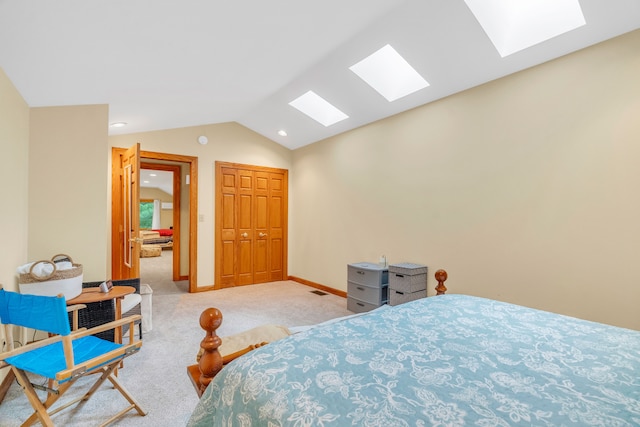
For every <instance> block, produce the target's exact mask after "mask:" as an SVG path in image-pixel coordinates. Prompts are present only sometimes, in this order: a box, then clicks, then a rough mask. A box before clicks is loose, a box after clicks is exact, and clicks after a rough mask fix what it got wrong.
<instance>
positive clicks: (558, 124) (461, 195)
mask: <svg viewBox="0 0 640 427" xmlns="http://www.w3.org/2000/svg"><path fill="white" fill-rule="evenodd" d="M638 52H640V31H636V32H634V33H631V34H628V35H625V36H623V37H620V38H617V39H614V40H611V41H608V42H605V43H603V44H601V45H597V46H594V47H591V48H588V49H586V50H583V51H581V52H578V53H575V54H573V55H570V56H567V57H564V58H561V59H558V60H556V61H552V62H549V63H546V64H543V65H541V66H538V67H535V68H533V69H529V70H526V71H523V72H521V73H518V74H515V75H512V76H509V77H506V78H503V79H500V80H497V81H494V82H492V83H489V84H486V85H483V86H481V87H478V88H475V89H471V90H469V91H466V92H462V93H459V94H457V95H454V96H451V97H449V98H446V99H443V100H441V101H438V102H434V103H432V104H430V105H426V106H423V107H420V108H417V109H415V110H413V111H409V112H407V113H404V114H400V115H397V116H395V117H392V118H389V119H386V120H383V121H380V122H377V123H374V124H371V125H369V126H366V127H363V128H360V129H357V130H355V131H352V132H349V133H346V134H343V135H339V136H336V137H333V138H330V139H328V140H326V141H323V142H320V143H316V144H313V145H311V146H308V147H304V148H301V149H298V150H296V151H295V152H294V156H293V164H294V167H293V170H292V173H291V175H290V177H291V183H290V186H291V193H292V194H293V195H294V196H295V197H294V198H292V204H291V207H290V209H291V211H292V213H293V214H292V215H291V222H290V246H289V253H290V254H291V255H290V258H291V260H290V261H291V262H290V271H289V273H290V274H291V275H295V276H299V277H303V278H305V279H307V280H311V281H315V282H319V283H322V284H325V285H328V286H331V287H334V288H337V289H341V290H346V265H347V263H351V262H358V261H377V260H378V258H379V256H380V255H381V254H385V255H386V256H387V259H388V260H389V262H390V263H397V262H405V261H408V262H416V263H422V264H426V265H428V266H429V268H430V271H429V284H428V286H429V288H430V290H431V292H432V290H433V287H434V285H435V283H434V282H435V281H434V279H433V273H434V272H435V271H436V270H437V269H439V268H445V269H447V271H448V272H449V277H450V280H449V282H448V285H449V289H450V291H451V292H452V293H465V294H473V295H480V296H485V297H490V298H495V299H499V300H504V301H510V302H515V303H519V304H522V305H526V306H533V307H538V308H543V309H547V310H551V311H556V312H561V313H565V314H569V315H574V316H578V317H583V318H587V319H591V320H595V321H602V322H606V323H611V324H616V325H622V326H626V327H630V328H635V329H640V310H638V302H639V301H640V286H639V285H638V284H639V283H640V268H638V256H639V254H640V167H639V161H638V159H640V83H639V81H640V80H639V79H638V76H640V55H638Z"/></svg>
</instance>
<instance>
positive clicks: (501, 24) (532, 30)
mask: <svg viewBox="0 0 640 427" xmlns="http://www.w3.org/2000/svg"><path fill="white" fill-rule="evenodd" d="M464 1H465V3H467V6H468V7H469V9H471V12H473V14H474V15H475V17H476V19H477V20H478V22H479V23H480V25H481V26H482V28H483V29H484V31H485V32H486V33H487V35H488V36H489V39H491V42H492V43H493V45H494V46H495V47H496V49H497V50H498V53H500V56H501V57H503V58H504V57H505V56H508V55H511V54H512V53H515V52H518V51H521V50H523V49H526V48H528V47H531V46H533V45H536V44H538V43H541V42H543V41H546V40H549V39H551V38H553V37H556V36H559V35H561V34H564V33H566V32H569V31H571V30H574V29H576V28H578V27H581V26H583V25H585V24H586V22H585V19H584V15H583V14H582V9H581V8H580V3H579V2H578V0H518V1H514V0H464Z"/></svg>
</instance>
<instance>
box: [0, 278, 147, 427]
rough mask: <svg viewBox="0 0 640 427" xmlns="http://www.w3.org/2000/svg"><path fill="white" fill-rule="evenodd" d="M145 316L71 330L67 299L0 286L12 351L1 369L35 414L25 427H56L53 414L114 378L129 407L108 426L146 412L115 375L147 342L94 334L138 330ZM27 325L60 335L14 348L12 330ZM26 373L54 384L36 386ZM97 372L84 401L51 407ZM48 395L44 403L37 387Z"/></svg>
mask: <svg viewBox="0 0 640 427" xmlns="http://www.w3.org/2000/svg"><path fill="white" fill-rule="evenodd" d="M139 318H140V316H130V317H127V318H125V319H121V320H118V321H114V322H110V323H107V324H104V325H100V326H97V327H95V328H91V329H80V330H77V331H71V328H70V327H69V318H68V315H67V306H66V301H65V298H64V296H62V295H59V296H57V297H46V296H37V295H23V294H19V293H16V292H9V291H5V290H4V289H2V288H1V286H0V322H2V324H4V326H5V336H6V338H7V343H8V344H9V346H8V349H9V350H8V351H6V352H4V353H0V368H1V367H4V366H7V365H9V366H11V368H12V370H13V372H14V373H15V375H16V378H17V380H18V382H19V383H20V386H21V387H22V389H23V390H24V392H25V394H26V396H27V399H29V402H30V403H31V406H33V408H34V410H35V412H34V413H33V415H31V417H29V418H28V419H27V420H26V421H25V422H24V424H23V425H24V426H28V425H32V424H33V423H35V422H37V421H38V420H39V421H40V422H41V423H42V425H44V426H53V425H54V424H53V422H52V421H51V417H50V416H51V415H53V414H55V413H57V412H59V411H61V410H63V409H65V408H68V407H69V406H71V405H73V404H75V403H78V402H84V401H87V400H89V398H90V397H91V396H92V395H93V394H94V392H95V391H96V390H97V389H98V388H99V387H100V386H101V385H102V384H103V383H104V382H105V381H106V380H109V381H110V382H111V383H112V384H113V386H114V388H115V389H116V390H118V391H119V392H120V393H121V394H122V396H123V397H124V398H125V399H126V400H127V401H128V402H129V406H127V407H126V408H125V409H123V410H122V411H120V412H119V413H117V414H116V415H114V416H113V417H112V418H110V419H109V420H107V421H106V422H105V423H104V424H102V425H103V426H104V425H107V424H109V423H111V422H113V421H115V420H117V419H118V418H120V417H122V416H123V415H125V414H126V413H127V412H129V411H130V410H132V409H135V410H136V411H137V412H138V414H139V415H146V412H145V411H144V410H143V409H142V408H141V407H140V405H139V404H138V403H137V402H136V401H135V400H134V399H133V397H132V396H131V395H130V394H129V392H128V391H127V390H126V389H125V388H124V387H123V386H122V384H120V382H119V381H118V379H117V378H116V376H115V374H114V371H115V370H116V368H117V367H118V365H119V364H120V362H121V361H122V360H123V359H124V358H125V357H127V356H129V355H131V354H133V353H135V352H137V351H138V350H139V349H140V347H141V346H142V342H141V341H139V340H134V334H129V343H128V344H116V343H113V342H110V341H106V340H103V339H101V338H98V337H95V336H92V335H93V334H95V333H98V332H102V331H105V330H108V329H112V328H116V327H120V326H122V325H124V324H129V327H130V328H133V324H134V322H135V321H136V320H139ZM11 325H17V326H23V327H26V328H32V329H36V330H40V331H46V332H49V333H50V334H56V335H54V336H51V337H49V338H46V339H43V340H41V341H36V342H33V343H31V344H27V345H24V346H22V347H19V348H16V349H14V348H13V338H12V326H11ZM27 374H36V375H40V376H42V377H45V378H48V379H49V386H48V387H45V386H41V385H34V384H31V382H30V381H29V378H28V376H27ZM89 374H96V377H97V380H96V382H95V384H94V385H93V386H92V387H91V388H90V389H89V391H87V393H85V394H84V395H83V396H82V397H80V398H77V399H75V400H73V401H71V402H68V403H65V404H63V405H61V406H59V407H57V408H55V409H52V405H53V404H54V403H55V402H56V401H58V399H59V398H60V397H61V396H62V395H63V394H64V393H65V392H66V391H67V390H69V388H70V387H71V386H72V385H73V384H74V383H75V382H76V381H77V380H78V379H80V378H81V377H83V376H85V375H89ZM36 388H37V389H40V390H45V391H47V398H46V400H45V401H44V402H42V401H41V400H40V398H39V397H38V395H37V394H36V391H35V389H36Z"/></svg>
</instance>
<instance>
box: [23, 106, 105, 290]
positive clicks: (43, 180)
mask: <svg viewBox="0 0 640 427" xmlns="http://www.w3.org/2000/svg"><path fill="white" fill-rule="evenodd" d="M108 117H109V108H108V106H107V105H88V106H72V107H41V108H32V109H31V116H30V145H29V191H28V194H29V240H28V245H29V246H28V256H29V259H30V260H36V259H43V258H50V257H51V256H53V255H55V254H57V253H61V252H62V253H66V254H68V255H71V257H73V259H74V261H76V262H79V263H81V264H82V265H83V269H84V280H85V281H92V280H104V279H105V278H107V268H106V267H107V259H108V258H107V257H108V256H110V254H108V252H107V242H108V240H107V239H108V238H109V234H108V230H107V224H108V223H107V211H108V206H109V205H108V204H107V195H108V193H107V189H108V187H107V179H108V177H109V176H110V175H109V173H110V171H109V169H108V168H107V159H108V157H109V156H110V154H109V151H108V149H107V123H108Z"/></svg>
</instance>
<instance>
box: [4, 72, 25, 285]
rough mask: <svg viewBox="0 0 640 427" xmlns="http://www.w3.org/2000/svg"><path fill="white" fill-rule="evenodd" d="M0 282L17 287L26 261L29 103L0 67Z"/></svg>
mask: <svg viewBox="0 0 640 427" xmlns="http://www.w3.org/2000/svg"><path fill="white" fill-rule="evenodd" d="M0 147H1V150H2V167H1V168H0V194H2V209H0V230H1V233H0V235H2V239H0V253H2V256H0V284H2V285H3V286H4V287H5V289H9V290H17V289H18V280H17V275H16V268H17V267H18V266H20V265H22V264H25V263H26V262H27V236H28V233H27V231H28V228H27V215H28V212H29V209H28V204H27V197H26V195H27V193H28V191H29V189H28V188H29V187H28V184H29V181H28V173H27V172H28V169H29V163H28V162H29V106H28V105H27V103H26V102H25V101H24V99H22V96H21V95H20V93H18V91H17V90H16V88H15V87H14V86H13V83H11V81H10V80H9V78H8V77H7V75H6V74H5V73H4V70H2V68H0Z"/></svg>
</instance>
